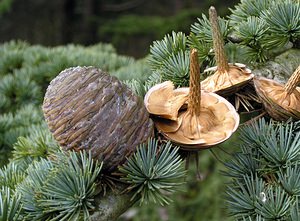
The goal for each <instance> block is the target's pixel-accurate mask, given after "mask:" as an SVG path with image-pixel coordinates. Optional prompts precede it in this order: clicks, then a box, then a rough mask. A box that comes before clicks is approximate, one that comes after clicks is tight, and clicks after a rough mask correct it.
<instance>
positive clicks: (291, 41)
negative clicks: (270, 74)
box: [149, 0, 300, 86]
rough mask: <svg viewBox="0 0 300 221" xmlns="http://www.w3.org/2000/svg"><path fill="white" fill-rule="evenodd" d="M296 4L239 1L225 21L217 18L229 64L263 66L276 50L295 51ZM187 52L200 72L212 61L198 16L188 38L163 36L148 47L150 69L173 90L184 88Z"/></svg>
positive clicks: (203, 20)
mask: <svg viewBox="0 0 300 221" xmlns="http://www.w3.org/2000/svg"><path fill="white" fill-rule="evenodd" d="M299 11H300V2H299V1H292V0H287V1H281V0H280V1H275V0H259V1H256V0H249V1H248V0H247V1H246V0H242V1H241V3H239V4H238V5H237V6H235V8H234V9H231V12H232V14H231V15H230V16H229V17H228V18H227V19H225V18H219V26H220V29H221V33H222V36H223V38H224V42H225V50H226V53H227V54H228V55H229V56H228V57H229V59H230V60H231V61H233V62H240V63H245V64H247V65H249V66H253V65H255V62H259V63H261V62H266V61H268V60H270V59H272V58H273V56H274V54H276V53H278V52H277V51H278V48H286V47H287V48H289V47H295V48H297V47H298V45H299V41H300V35H299V29H300V21H299V16H300V15H299ZM190 48H196V49H197V50H198V52H199V53H198V56H199V60H200V62H202V70H203V69H205V68H207V67H208V66H212V65H213V64H214V63H215V61H214V59H213V58H214V57H213V49H212V33H211V27H210V23H209V20H208V18H207V16H206V15H204V14H202V16H200V18H198V21H197V22H195V23H194V24H193V25H191V33H190V35H189V36H185V35H182V33H180V32H179V33H174V32H173V33H172V36H171V35H169V34H167V35H166V36H165V37H164V38H163V39H162V40H161V41H155V42H154V43H153V45H152V46H151V47H150V59H149V62H150V66H151V68H152V70H153V71H157V72H158V73H159V74H160V75H161V77H162V79H163V81H164V80H171V81H173V83H174V84H175V85H176V86H187V85H188V80H187V79H188V73H189V67H188V62H187V61H188V54H186V53H184V52H185V51H188V50H189V49H190ZM180 51H182V52H180Z"/></svg>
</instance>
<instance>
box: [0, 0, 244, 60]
mask: <svg viewBox="0 0 300 221" xmlns="http://www.w3.org/2000/svg"><path fill="white" fill-rule="evenodd" d="M237 2H239V1H237V0H227V1H221V0H173V1H167V0H152V1H149V0H148V1H145V0H106V1H105V0H51V1H47V0H26V1H24V0H1V1H0V16H1V17H0V42H4V41H8V40H11V39H22V40H25V41H27V42H29V43H31V44H42V45H46V46H54V45H63V44H67V43H75V44H83V45H90V44H95V43H97V42H109V43H112V44H113V45H114V46H115V47H116V48H117V51H118V52H119V53H121V54H127V55H132V56H134V57H143V56H145V55H146V54H148V52H149V45H150V44H151V43H152V41H154V40H158V39H161V38H162V37H163V36H164V35H165V34H166V33H170V32H171V31H172V30H174V31H183V32H186V33H189V31H190V30H189V29H190V25H191V24H192V23H194V22H195V21H196V18H197V17H199V16H200V15H201V13H202V12H203V13H206V14H207V11H208V8H209V6H210V5H214V6H216V7H217V9H218V13H219V15H221V16H225V15H226V14H227V13H229V10H228V8H229V7H232V6H233V5H234V4H236V3H237Z"/></svg>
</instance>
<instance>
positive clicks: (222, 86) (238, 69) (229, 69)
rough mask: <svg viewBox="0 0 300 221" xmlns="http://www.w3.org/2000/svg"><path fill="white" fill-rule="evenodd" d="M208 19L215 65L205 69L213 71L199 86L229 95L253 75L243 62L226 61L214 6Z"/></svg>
mask: <svg viewBox="0 0 300 221" xmlns="http://www.w3.org/2000/svg"><path fill="white" fill-rule="evenodd" d="M209 19H210V22H211V26H212V34H213V45H214V51H215V57H216V61H217V67H212V68H209V69H206V70H205V72H207V71H215V73H214V74H213V75H211V76H209V77H207V78H206V79H205V80H203V81H202V82H201V87H202V89H203V90H206V91H208V92H215V93H218V94H220V95H222V96H227V95H231V94H234V93H235V92H236V91H238V90H239V89H240V88H241V87H243V86H245V85H246V84H247V83H248V82H249V81H251V80H252V78H253V76H254V75H253V74H251V70H250V69H248V68H247V67H246V65H244V64H240V63H234V64H231V63H228V61H227V58H226V54H225V50H224V41H223V37H222V34H221V31H220V27H219V24H218V16H217V12H216V9H215V8H214V7H210V9H209Z"/></svg>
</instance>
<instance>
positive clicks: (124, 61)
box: [0, 41, 150, 166]
mask: <svg viewBox="0 0 300 221" xmlns="http://www.w3.org/2000/svg"><path fill="white" fill-rule="evenodd" d="M78 65H79V66H96V67H99V68H101V69H102V70H104V71H107V72H109V73H111V74H112V75H116V76H117V77H120V79H121V80H130V79H132V78H140V79H141V80H142V81H143V82H144V81H146V79H147V78H148V75H150V69H149V67H148V65H145V60H140V61H137V62H135V60H134V59H133V58H131V57H127V56H121V55H117V54H116V51H115V49H114V48H113V46H112V45H110V44H102V43H99V44H97V45H93V46H89V47H83V46H80V45H67V46H58V47H53V48H47V47H44V46H39V45H35V46H31V45H29V44H27V43H25V42H22V41H10V42H7V43H4V44H2V45H0V153H1V154H0V166H1V165H3V164H6V163H7V160H8V159H9V156H10V155H11V154H10V150H11V149H12V146H13V144H14V143H15V142H16V141H17V138H18V137H19V136H25V137H26V136H28V135H29V134H30V132H31V131H30V130H31V128H30V127H31V125H37V126H38V125H40V124H41V123H42V119H43V117H42V113H41V110H40V108H39V106H40V105H41V103H42V101H43V95H44V93H45V90H46V88H47V86H48V84H49V82H50V81H51V80H52V79H53V78H54V77H55V76H56V75H57V74H58V73H59V72H61V71H62V70H64V69H65V68H68V67H71V66H78ZM22 139H23V140H22ZM22 139H21V140H19V142H18V143H22V142H23V145H24V144H25V143H24V142H25V141H24V139H26V138H22ZM36 149H38V150H39V152H42V149H43V148H42V149H40V148H39V147H36ZM22 154H25V153H22Z"/></svg>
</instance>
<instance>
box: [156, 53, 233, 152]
mask: <svg viewBox="0 0 300 221" xmlns="http://www.w3.org/2000/svg"><path fill="white" fill-rule="evenodd" d="M190 59H191V62H190V87H189V88H179V89H176V90H177V93H178V91H180V93H179V94H181V95H183V94H184V95H186V96H187V97H188V106H187V108H181V109H179V112H178V113H177V114H178V116H177V120H170V119H162V118H154V122H155V126H156V127H157V129H158V130H159V131H160V132H161V133H162V134H163V135H164V136H165V137H166V138H167V139H169V140H171V141H173V142H174V143H176V144H178V145H180V146H181V147H182V148H184V149H187V150H197V149H202V148H208V147H210V146H213V145H216V144H218V143H221V142H223V141H225V140H226V139H228V138H229V137H230V136H231V135H232V133H233V132H234V131H235V130H236V129H237V127H238V125H239V115H238V114H237V112H236V111H235V109H234V107H233V106H232V105H231V104H230V103H229V102H228V101H227V100H225V99H224V98H222V97H221V96H219V95H217V94H215V93H210V92H206V91H201V84H200V67H199V64H198V56H197V50H195V49H193V50H192V51H191V58H190ZM170 88H172V87H170ZM162 96H163V95H162Z"/></svg>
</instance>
